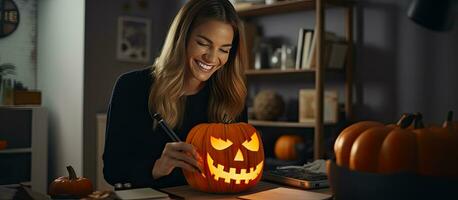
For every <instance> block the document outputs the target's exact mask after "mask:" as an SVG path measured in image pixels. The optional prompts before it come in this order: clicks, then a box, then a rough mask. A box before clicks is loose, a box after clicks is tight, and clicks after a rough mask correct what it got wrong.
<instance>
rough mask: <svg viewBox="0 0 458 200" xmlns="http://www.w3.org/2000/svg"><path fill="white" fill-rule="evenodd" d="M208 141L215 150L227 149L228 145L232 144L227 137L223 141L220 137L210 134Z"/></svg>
mask: <svg viewBox="0 0 458 200" xmlns="http://www.w3.org/2000/svg"><path fill="white" fill-rule="evenodd" d="M210 142H211V144H212V147H213V148H215V149H216V150H223V149H227V148H228V147H230V146H231V145H232V142H231V141H230V140H228V139H226V141H224V140H222V139H221V138H214V137H213V136H210Z"/></svg>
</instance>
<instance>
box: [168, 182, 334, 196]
mask: <svg viewBox="0 0 458 200" xmlns="http://www.w3.org/2000/svg"><path fill="white" fill-rule="evenodd" d="M279 187H285V188H292V187H288V186H283V185H278V184H275V183H271V182H265V181H260V182H259V183H258V184H257V185H256V186H255V187H254V188H252V189H250V190H248V191H245V192H242V193H238V194H210V193H205V192H200V191H197V190H194V189H192V188H191V187H189V186H188V185H184V186H177V187H169V188H164V189H161V190H162V191H164V192H167V193H169V194H172V195H176V196H178V197H181V198H185V199H239V198H237V197H239V196H243V195H248V194H253V193H257V192H262V191H266V190H270V189H274V188H279ZM293 189H297V190H301V189H298V188H293ZM307 191H310V192H317V193H322V194H331V190H330V189H329V188H323V189H313V190H307ZM286 199H288V197H285V200H286Z"/></svg>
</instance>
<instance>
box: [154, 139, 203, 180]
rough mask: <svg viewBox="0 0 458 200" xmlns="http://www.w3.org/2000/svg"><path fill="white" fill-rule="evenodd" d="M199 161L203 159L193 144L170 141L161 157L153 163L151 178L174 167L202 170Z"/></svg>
mask: <svg viewBox="0 0 458 200" xmlns="http://www.w3.org/2000/svg"><path fill="white" fill-rule="evenodd" d="M199 162H200V163H199ZM201 163H203V160H202V158H201V157H200V155H199V154H198V153H197V151H196V150H195V148H194V146H192V145H191V144H188V143H184V142H170V143H167V144H166V145H165V147H164V151H162V155H161V157H160V158H159V159H157V160H156V162H155V163H154V167H153V171H152V174H153V178H154V179H158V178H160V177H162V176H165V175H168V174H170V172H172V170H173V169H174V168H175V167H180V168H182V169H185V170H189V171H193V172H197V171H200V172H202V170H203V169H202V167H201Z"/></svg>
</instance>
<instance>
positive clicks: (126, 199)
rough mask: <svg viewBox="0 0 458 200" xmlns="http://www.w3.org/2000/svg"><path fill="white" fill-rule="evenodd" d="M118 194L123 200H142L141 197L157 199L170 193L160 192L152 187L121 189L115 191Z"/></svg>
mask: <svg viewBox="0 0 458 200" xmlns="http://www.w3.org/2000/svg"><path fill="white" fill-rule="evenodd" d="M115 193H116V196H118V198H120V199H123V200H134V199H137V200H140V199H156V198H165V197H168V196H169V195H167V194H165V193H162V192H159V191H157V190H154V189H151V188H138V189H131V190H120V191H115Z"/></svg>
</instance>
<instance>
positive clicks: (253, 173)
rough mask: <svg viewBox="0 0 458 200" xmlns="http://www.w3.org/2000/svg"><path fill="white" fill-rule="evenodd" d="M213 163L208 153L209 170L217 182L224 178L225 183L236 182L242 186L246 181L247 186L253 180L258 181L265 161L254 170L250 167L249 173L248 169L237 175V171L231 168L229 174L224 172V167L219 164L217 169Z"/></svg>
mask: <svg viewBox="0 0 458 200" xmlns="http://www.w3.org/2000/svg"><path fill="white" fill-rule="evenodd" d="M213 163H214V161H213V158H212V157H211V156H210V154H208V153H207V164H208V168H209V169H210V173H211V175H214V179H215V180H216V181H218V180H219V178H223V179H224V182H225V183H231V180H235V184H240V182H241V181H244V183H245V184H247V183H248V182H250V181H251V180H254V179H256V177H258V175H259V174H260V173H261V170H262V166H263V163H264V161H261V162H260V163H259V164H257V165H256V168H254V169H253V167H250V169H249V171H248V172H247V169H240V173H236V169H235V168H233V167H231V168H229V172H226V171H224V166H223V165H221V164H218V165H217V166H218V167H215V166H214V165H213Z"/></svg>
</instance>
